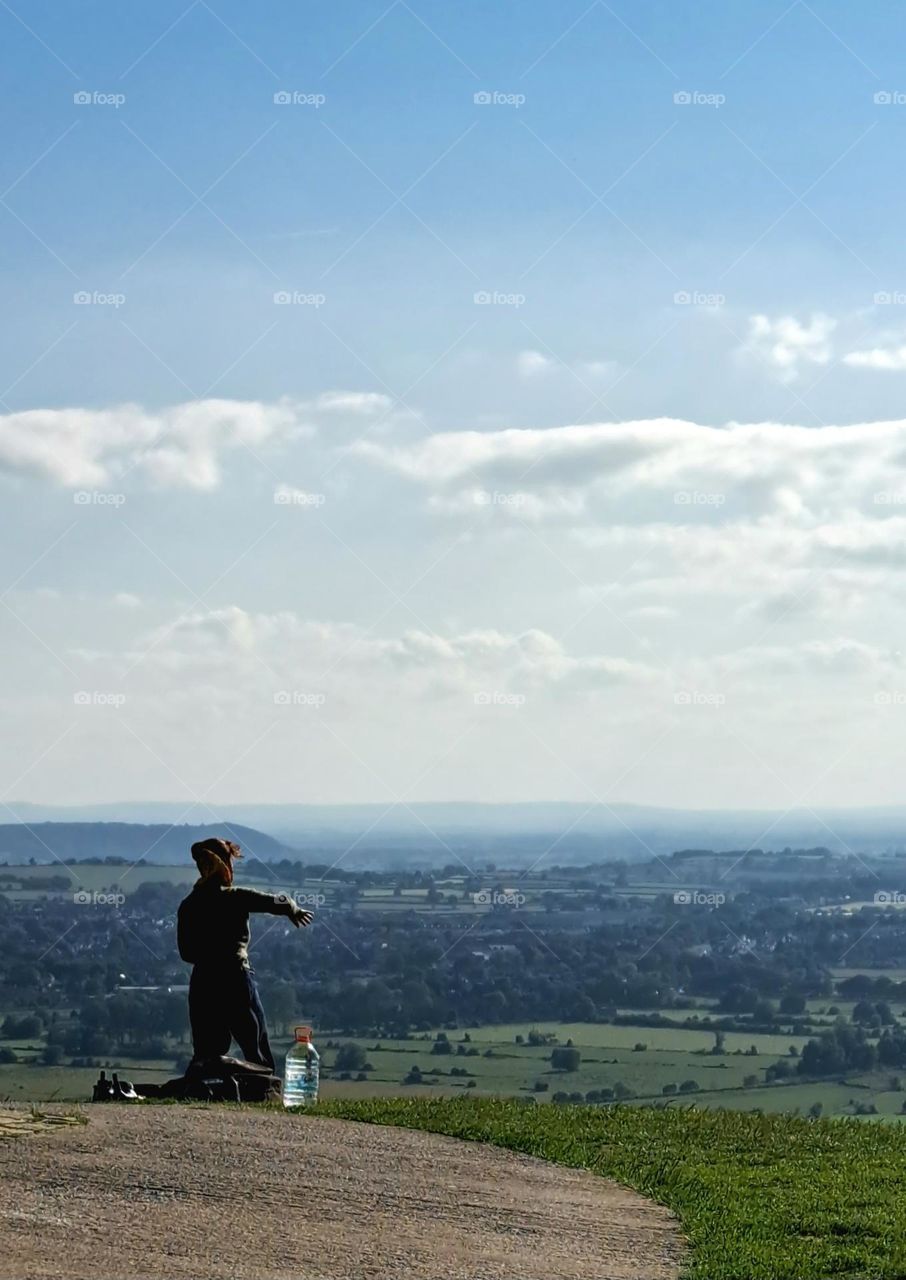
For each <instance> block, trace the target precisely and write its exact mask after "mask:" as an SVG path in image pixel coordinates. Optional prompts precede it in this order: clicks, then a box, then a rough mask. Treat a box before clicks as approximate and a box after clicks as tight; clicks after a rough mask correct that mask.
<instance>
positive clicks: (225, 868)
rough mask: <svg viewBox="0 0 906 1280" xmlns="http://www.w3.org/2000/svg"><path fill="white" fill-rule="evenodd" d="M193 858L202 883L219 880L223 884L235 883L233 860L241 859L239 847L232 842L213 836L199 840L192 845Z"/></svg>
mask: <svg viewBox="0 0 906 1280" xmlns="http://www.w3.org/2000/svg"><path fill="white" fill-rule="evenodd" d="M192 857H193V858H194V859H195V862H196V864H197V866H198V870H199V873H200V875H201V882H202V883H204V882H205V881H206V880H211V879H215V880H219V881H220V883H221V884H225V885H230V884H232V883H233V859H234V858H241V857H242V854H241V852H240V850H239V845H238V844H234V843H233V842H232V840H221V839H220V838H219V837H218V836H211V837H210V839H208V840H198V841H196V843H195V844H193V845H192Z"/></svg>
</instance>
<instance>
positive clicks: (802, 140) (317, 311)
mask: <svg viewBox="0 0 906 1280" xmlns="http://www.w3.org/2000/svg"><path fill="white" fill-rule="evenodd" d="M904 28H906V15H904V14H903V13H900V12H898V11H897V10H896V9H895V8H893V7H891V6H888V5H882V4H877V3H876V4H867V5H863V6H859V7H853V6H850V5H846V4H843V3H820V2H819V0H815V3H813V4H806V3H802V2H801V0H799V2H797V3H793V4H789V3H782V2H781V3H773V0H772V2H771V3H758V4H755V3H751V4H734V5H732V6H727V5H725V4H716V3H705V4H696V5H692V4H684V3H655V2H654V0H639V2H637V3H634V4H628V3H625V0H623V2H621V0H613V2H612V3H603V2H600V0H599V2H598V3H593V4H590V5H589V4H588V3H587V2H582V0H580V2H579V3H573V2H572V0H569V2H568V3H557V4H554V3H540V2H537V0H521V2H520V3H519V4H516V3H509V0H496V2H495V3H466V4H464V5H450V4H447V3H439V2H438V0H413V2H412V3H402V2H398V3H395V4H390V5H388V4H386V3H381V2H379V3H370V2H367V3H358V4H355V5H352V4H345V5H339V6H336V7H335V8H334V9H330V8H327V7H324V6H321V7H316V6H312V5H299V4H293V5H290V4H286V5H283V4H267V5H264V6H260V7H250V6H248V5H242V4H239V3H235V2H232V0H213V2H212V3H210V4H208V3H206V2H205V0H196V3H190V2H189V0H178V2H177V3H171V2H170V0H159V2H158V3H156V4H155V5H153V6H143V7H137V6H127V7H124V6H122V5H114V4H112V3H83V4H80V5H79V6H77V7H76V6H72V5H68V4H62V3H45V2H44V0H28V3H23V2H22V0H18V2H17V3H12V4H9V5H7V4H3V5H2V6H0V33H2V39H0V60H2V63H3V77H4V84H5V86H6V93H5V103H4V110H5V113H6V116H7V119H6V129H5V137H6V138H7V146H6V147H5V149H4V154H3V157H2V160H0V191H2V192H3V193H4V194H3V196H2V203H0V254H2V263H3V268H4V279H5V284H6V309H7V313H8V321H9V322H10V323H9V325H8V337H7V341H6V342H5V344H4V347H3V350H2V352H0V401H2V404H0V412H2V414H3V416H2V418H0V484H2V486H3V490H4V510H5V513H6V518H7V520H8V521H9V525H10V529H11V531H12V533H13V534H14V535H15V536H14V537H11V538H9V539H7V540H5V541H4V546H3V549H2V551H0V575H2V582H3V583H5V584H8V591H7V594H6V595H5V596H4V597H3V600H4V615H3V616H2V617H0V656H2V657H3V659H4V661H3V670H4V671H5V675H4V676H3V677H2V682H0V697H2V699H3V705H4V709H5V712H6V714H7V716H8V717H9V719H10V722H11V723H12V724H13V725H14V726H15V727H16V732H15V734H14V735H13V740H12V741H11V743H10V744H9V745H8V746H7V747H6V748H5V749H4V750H6V751H7V752H8V758H7V760H6V761H5V772H6V773H7V775H8V780H9V786H10V790H9V792H8V795H7V798H8V799H35V800H44V801H47V800H54V799H59V800H72V801H81V800H102V799H118V798H143V797H144V798H149V799H150V798H172V797H173V796H174V795H176V796H177V797H179V796H183V795H184V796H186V798H193V797H195V796H197V794H198V793H199V792H205V793H206V794H208V793H209V794H210V796H211V797H212V798H213V799H214V800H217V799H225V798H233V796H234V795H237V794H238V795H240V796H241V798H244V799H248V800H266V799H273V800H290V799H310V800H332V801H341V800H350V801H352V800H362V799H384V798H387V797H389V798H390V799H393V798H394V797H398V796H399V795H400V794H403V793H405V794H408V795H409V797H410V799H411V798H417V799H429V798H438V799H440V798H476V799H518V798H526V797H537V796H541V795H543V796H546V797H549V798H558V797H568V798H576V797H579V798H581V797H582V796H585V795H587V796H589V797H592V798H595V797H598V798H600V797H601V796H602V795H605V794H606V795H608V796H610V798H611V799H620V800H622V799H630V800H643V801H647V802H650V803H658V802H663V803H670V804H674V803H684V802H689V803H696V804H712V805H715V806H716V805H731V804H736V803H739V804H746V805H753V804H758V803H764V804H765V805H767V804H782V803H784V802H785V801H786V800H788V799H790V797H789V796H787V795H786V794H785V785H786V783H787V782H789V783H790V784H791V785H792V789H793V793H794V794H795V795H797V796H801V795H803V794H806V793H807V794H809V795H810V796H811V799H812V802H817V801H819V800H820V801H822V802H828V801H829V800H833V799H839V798H842V799H844V800H846V801H847V802H851V803H857V802H869V801H882V800H892V799H895V798H899V797H898V793H897V787H898V772H899V771H900V765H901V761H900V759H899V750H900V749H899V748H898V746H897V744H898V742H899V741H900V739H901V738H902V735H901V734H900V732H899V729H900V726H899V723H898V721H897V718H896V717H897V708H898V707H899V706H900V702H899V701H898V690H899V683H898V682H902V683H903V686H904V688H906V678H901V676H900V674H899V664H900V657H899V648H898V642H897V634H896V629H897V626H898V611H899V609H900V608H901V605H902V591H901V581H900V573H901V570H900V561H901V559H902V558H903V555H904V553H903V548H904V547H906V528H904V522H903V520H902V518H901V517H900V515H899V514H898V512H899V508H900V505H901V501H900V499H901V496H902V494H901V490H902V491H903V493H906V481H904V482H903V484H902V485H900V483H899V479H898V472H899V470H900V469H901V467H902V465H903V458H904V457H906V438H903V439H902V440H901V433H900V427H899V426H897V425H894V426H892V427H889V428H887V427H880V428H879V427H876V426H875V425H873V424H876V423H878V422H885V421H892V422H893V423H894V424H897V423H899V420H900V416H901V413H902V410H901V404H902V390H903V378H904V372H906V311H904V304H906V261H904V246H903V237H902V228H901V222H902V220H901V218H900V216H899V210H900V207H901V204H902V198H903V186H904V182H906V178H904V170H903V166H902V163H901V155H902V147H903V140H904V137H906V76H904V75H903V74H902V71H901V65H900V64H901V58H900V56H899V49H900V47H901V44H902V37H903V35H904ZM476 95H478V98H477V99H476ZM79 96H81V97H82V98H87V101H79ZM281 96H282V97H284V98H286V97H287V96H288V97H289V99H290V101H288V102H287V101H281V100H280V98H281ZM482 97H484V98H485V99H490V100H486V101H482V100H481V99H482ZM287 296H288V297H289V298H290V299H292V300H291V301H290V302H288V303H287V302H284V301H280V300H279V299H280V298H285V297H287ZM80 297H81V298H84V299H87V301H77V299H78V298H80ZM180 405H182V406H188V408H184V409H183V410H177V411H175V412H174V406H180ZM124 406H132V407H131V408H124ZM661 419H662V420H664V421H665V422H667V423H668V424H672V425H669V426H668V427H666V428H664V427H662V426H661V427H659V426H657V425H656V423H655V420H661ZM639 422H640V423H642V424H643V425H642V426H641V427H638V428H637V427H633V425H632V424H633V423H639ZM652 423H655V425H651V424H652ZM644 424H649V425H644ZM728 424H763V430H762V432H761V434H758V433H757V432H754V433H753V432H751V431H747V430H745V429H740V430H738V431H736V430H734V429H732V428H728ZM846 426H852V427H854V428H863V430H862V431H861V432H857V434H856V435H855V436H854V437H853V436H852V435H851V434H846V433H840V432H835V428H837V427H846ZM665 430H666V431H667V435H666V436H665V435H664V431H665ZM583 432H585V433H586V434H583ZM570 433H572V434H570ZM879 492H882V493H884V494H887V496H886V497H882V498H880V499H879V498H878V496H877V495H878V493H879ZM677 494H679V497H677ZM84 495H87V496H84ZM684 495H685V496H684ZM275 499H276V500H275ZM731 684H732V685H733V687H734V689H736V690H737V694H736V701H735V702H734V700H733V699H731V698H730V697H729V693H728V692H727V690H728V688H729V686H730V685H731ZM690 688H691V691H692V694H693V695H697V694H700V695H701V696H700V698H698V700H696V697H695V696H693V697H692V699H691V702H688V703H687V702H684V701H683V700H682V699H680V701H679V702H677V701H676V698H677V695H681V694H683V693H685V692H688V691H689V690H690ZM287 690H289V691H290V692H292V691H295V692H296V693H297V694H298V695H299V696H298V698H297V700H296V702H295V703H293V702H292V701H291V710H290V715H289V717H288V716H287V714H286V712H285V710H278V711H277V712H275V710H274V708H275V706H276V707H277V708H284V707H285V704H284V703H275V702H274V694H275V692H286V691H287ZM741 690H744V691H745V692H744V693H743V692H741ZM319 691H320V693H319V696H321V695H323V699H324V701H323V702H322V703H320V704H317V703H316V699H315V700H314V701H313V700H312V698H309V700H308V701H307V702H306V701H305V698H306V697H307V696H308V695H309V694H314V693H318V692H319ZM85 692H87V693H88V694H89V695H90V698H91V699H93V701H90V702H89V703H87V704H86V703H85V702H84V700H83V701H82V702H81V703H74V701H73V698H74V696H75V693H85ZM484 694H489V695H490V694H495V695H496V694H499V695H500V696H499V698H497V700H496V701H495V700H494V699H493V698H492V699H491V702H490V704H488V703H487V702H482V701H481V700H480V697H479V700H478V701H477V702H476V697H478V696H479V695H482V696H483V695H484ZM775 694H776V696H775ZM114 695H116V697H117V698H119V699H120V701H119V702H116V701H115V700H112V699H114ZM718 695H720V697H721V698H723V701H720V700H719V698H718ZM768 695H769V696H768ZM506 697H510V701H506ZM518 698H522V699H523V700H522V702H519V701H518ZM885 698H886V699H887V701H885ZM513 699H516V701H514V700H513ZM709 699H710V701H709ZM904 701H906V700H904ZM488 705H490V707H491V716H490V717H489V716H488V715H487V714H486V708H487V706H488ZM677 707H680V708H690V709H689V710H683V711H677ZM476 708H479V709H480V710H479V711H478V712H476ZM715 709H716V710H717V711H718V712H719V713H720V714H721V715H722V716H723V719H722V721H721V722H720V724H721V725H722V727H723V730H725V732H722V733H718V732H716V731H715V721H714V715H713V714H712V712H714V711H715ZM296 711H298V712H299V715H298V717H297V718H296V719H293V718H292V716H293V715H294V714H295V712H296ZM498 713H499V714H498ZM683 716H685V719H683ZM709 716H710V719H709ZM275 717H276V718H275ZM306 717H307V718H306ZM64 732H65V738H64V739H63V740H61V742H60V744H59V745H57V737H58V735H59V734H61V733H64ZM862 732H864V733H866V734H867V735H869V736H872V737H874V738H875V739H877V738H878V737H879V736H881V737H882V738H884V736H885V735H886V736H887V739H889V750H888V751H887V753H886V761H885V764H884V765H883V766H882V767H881V768H880V769H874V770H870V769H867V768H866V767H865V765H864V764H863V763H858V764H857V763H856V762H855V761H854V760H853V759H852V758H848V759H847V762H846V765H845V766H844V765H842V764H841V765H837V766H834V770H832V771H830V772H828V769H827V757H828V753H830V754H831V755H833V754H834V748H835V747H836V746H839V748H840V750H839V751H838V752H837V753H836V754H837V755H845V753H846V752H847V751H849V750H851V749H852V744H853V743H855V741H856V740H857V739H858V736H859V734H860V733H862ZM259 735H261V741H262V743H263V744H264V745H262V746H260V747H258V746H255V747H254V748H252V747H251V746H250V744H253V743H256V742H257V740H258V736H259ZM678 739H679V740H681V741H682V742H683V743H684V748H683V750H682V751H679V752H678V751H677V749H676V746H675V743H676V741H677V740H678ZM212 740H216V744H217V745H216V748H215V747H212V745H211V743H212ZM662 740H663V745H660V746H659V745H657V744H658V743H660V742H661V741H662ZM778 741H782V743H783V744H784V746H783V749H785V750H786V751H787V752H788V758H786V759H784V760H783V761H780V760H779V759H778V758H777V751H778ZM237 742H238V743H242V744H244V746H243V747H242V749H241V751H245V752H246V754H244V755H243V754H241V751H240V749H238V748H237V745H236V744H237ZM391 743H392V744H393V751H389V746H390V744H391ZM454 743H456V744H459V745H456V746H454V745H452V744H454ZM271 744H273V745H271ZM240 756H241V759H240ZM753 760H757V761H758V762H759V763H758V765H757V767H753ZM426 762H431V772H430V774H429V776H427V777H423V776H422V774H423V773H424V768H423V766H426ZM643 762H644V763H643ZM23 770H24V771H25V772H24V773H23ZM714 770H719V771H720V773H721V782H720V785H719V786H717V787H715V785H714V782H713V772H714ZM388 773H389V775H390V776H389V777H388V776H387V774H388Z"/></svg>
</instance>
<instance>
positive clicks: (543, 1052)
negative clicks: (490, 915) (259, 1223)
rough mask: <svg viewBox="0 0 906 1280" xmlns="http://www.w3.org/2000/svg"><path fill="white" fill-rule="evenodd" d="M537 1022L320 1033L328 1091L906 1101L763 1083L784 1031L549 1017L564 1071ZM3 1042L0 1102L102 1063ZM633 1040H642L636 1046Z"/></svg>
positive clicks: (835, 1087)
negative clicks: (720, 1036) (442, 1034)
mask: <svg viewBox="0 0 906 1280" xmlns="http://www.w3.org/2000/svg"><path fill="white" fill-rule="evenodd" d="M530 1030H531V1027H530V1025H529V1024H527V1023H508V1024H505V1025H497V1026H486V1027H471V1028H467V1029H460V1030H457V1031H449V1032H447V1033H446V1034H447V1035H448V1038H449V1044H450V1049H451V1051H450V1052H449V1053H444V1054H436V1053H433V1052H432V1048H433V1046H434V1043H435V1036H436V1035H437V1034H438V1031H432V1032H430V1033H424V1034H422V1035H419V1036H410V1037H409V1038H407V1039H404V1040H389V1039H383V1040H380V1041H376V1040H375V1039H373V1038H370V1037H362V1038H358V1039H356V1038H353V1037H348V1036H340V1035H334V1036H331V1035H330V1034H329V1033H327V1032H322V1033H321V1036H319V1037H318V1042H319V1045H320V1050H321V1054H322V1061H323V1065H324V1073H323V1082H322V1093H323V1096H324V1097H326V1098H343V1099H353V1098H371V1097H414V1096H434V1097H438V1096H439V1097H462V1096H463V1094H464V1093H469V1094H471V1095H473V1096H477V1097H486V1098H493V1097H522V1098H525V1097H529V1096H530V1097H533V1098H534V1099H535V1100H536V1101H537V1102H539V1103H548V1102H550V1101H551V1100H552V1099H553V1097H554V1095H555V1094H567V1095H570V1097H571V1100H572V1101H577V1100H578V1099H576V1098H575V1097H574V1096H573V1095H576V1094H580V1095H581V1100H586V1097H585V1095H587V1094H588V1093H589V1092H593V1091H601V1090H608V1089H609V1090H613V1089H617V1088H618V1086H623V1089H624V1090H626V1091H628V1093H629V1094H631V1095H632V1097H633V1098H634V1099H637V1100H638V1101H639V1102H642V1103H645V1104H646V1105H658V1104H662V1103H664V1104H667V1105H670V1106H674V1107H675V1106H685V1105H688V1104H689V1103H690V1102H693V1101H694V1103H695V1105H696V1106H698V1107H702V1108H726V1109H733V1110H741V1111H753V1110H762V1111H766V1112H784V1111H791V1112H792V1111H799V1112H801V1113H807V1112H808V1111H809V1109H810V1108H811V1107H812V1106H814V1104H816V1103H820V1104H821V1108H822V1111H823V1114H824V1115H827V1116H845V1115H852V1114H854V1112H855V1109H856V1108H855V1106H854V1104H861V1105H862V1106H863V1107H867V1106H869V1105H874V1106H875V1108H876V1110H877V1113H878V1115H879V1116H880V1117H883V1118H887V1119H891V1120H892V1119H894V1118H896V1117H900V1116H901V1112H902V1107H903V1103H904V1100H906V1088H904V1089H902V1090H901V1089H894V1088H892V1087H891V1081H892V1077H891V1076H888V1075H884V1074H877V1075H875V1076H872V1077H865V1078H858V1077H857V1078H854V1079H853V1080H851V1081H846V1082H845V1083H842V1084H841V1083H837V1082H813V1081H806V1082H800V1081H798V1079H797V1078H796V1077H795V1076H793V1077H792V1079H791V1080H790V1079H787V1080H781V1081H777V1082H774V1083H770V1084H768V1083H766V1082H765V1072H766V1070H767V1068H768V1067H770V1066H772V1065H773V1064H774V1063H776V1062H777V1061H778V1060H780V1059H789V1061H790V1063H791V1065H792V1066H795V1059H793V1058H790V1055H789V1047H790V1044H791V1043H794V1044H796V1043H801V1041H800V1042H797V1041H795V1040H792V1041H791V1040H790V1039H789V1038H787V1037H785V1036H771V1035H758V1034H757V1033H755V1034H752V1035H748V1034H743V1033H728V1034H727V1036H726V1041H725V1046H724V1047H725V1052H724V1053H723V1054H721V1055H717V1054H714V1053H713V1052H712V1049H713V1047H714V1035H713V1034H712V1033H710V1032H707V1031H703V1030H702V1031H698V1030H688V1029H685V1028H681V1027H678V1028H665V1027H657V1028H644V1027H633V1026H630V1027H624V1026H614V1025H613V1024H611V1023H544V1024H542V1025H541V1026H540V1027H539V1028H538V1030H540V1031H542V1032H544V1033H547V1034H553V1035H555V1036H556V1042H557V1044H558V1045H560V1046H565V1045H566V1044H567V1042H568V1041H570V1040H571V1041H572V1043H573V1045H574V1047H576V1048H577V1049H578V1050H579V1052H580V1055H581V1060H580V1063H579V1066H578V1069H577V1070H575V1071H560V1070H555V1069H554V1068H553V1067H552V1065H551V1062H550V1055H551V1050H552V1046H551V1045H530V1044H528V1043H522V1044H518V1043H517V1042H516V1036H517V1035H518V1036H522V1037H523V1040H525V1039H526V1038H527V1036H528V1033H529V1031H530ZM466 1037H468V1039H467V1038H466ZM272 1042H273V1045H274V1051H275V1054H276V1056H277V1058H278V1063H279V1062H282V1058H283V1055H284V1054H285V1052H286V1050H287V1049H288V1048H289V1043H290V1042H289V1039H288V1038H287V1037H286V1036H285V1035H275V1036H273V1037H272ZM336 1043H343V1044H348V1043H355V1044H357V1045H359V1046H360V1047H361V1048H362V1050H363V1052H364V1056H365V1059H366V1060H367V1064H368V1068H369V1069H368V1070H367V1071H366V1072H365V1073H364V1074H365V1079H363V1080H359V1079H357V1078H356V1076H357V1075H358V1072H354V1073H351V1074H350V1078H348V1079H342V1078H340V1076H339V1074H338V1073H337V1072H336V1071H335V1070H333V1065H334V1060H335V1057H336V1049H335V1048H334V1047H329V1046H330V1045H335V1044H336ZM0 1045H2V1046H3V1047H8V1048H11V1049H12V1050H13V1052H14V1053H16V1055H17V1057H18V1058H19V1061H18V1062H17V1063H16V1064H10V1065H0V1100H2V1099H4V1098H5V1099H13V1100H16V1099H18V1100H23V1099H27V1100H30V1101H35V1102H46V1101H51V1100H59V1101H75V1100H81V1099H85V1098H86V1097H88V1096H89V1095H90V1089H91V1085H92V1084H93V1082H94V1080H95V1079H96V1078H97V1070H98V1069H97V1068H87V1067H84V1068H83V1067H69V1066H66V1065H65V1064H61V1065H59V1066H54V1067H49V1066H40V1065H32V1064H33V1063H35V1060H36V1058H37V1055H38V1053H39V1051H40V1048H41V1044H40V1042H38V1043H35V1044H30V1045H25V1044H22V1043H17V1042H14V1041H8V1040H6V1041H0ZM636 1045H644V1046H645V1047H644V1048H643V1049H636V1048H635V1046H636ZM752 1045H754V1046H755V1047H756V1049H757V1050H758V1052H757V1053H756V1054H754V1055H753V1054H751V1053H750V1052H748V1050H749V1049H750V1047H751V1046H752ZM189 1055H190V1047H189V1045H188V1043H187V1042H183V1043H182V1044H174V1045H173V1053H172V1057H168V1058H166V1059H162V1060H155V1061H148V1060H144V1061H141V1060H140V1061H136V1060H134V1059H130V1058H125V1057H121V1058H119V1059H113V1060H107V1059H105V1060H104V1061H103V1066H104V1067H105V1068H108V1069H110V1068H113V1069H117V1070H119V1071H120V1073H121V1075H122V1076H123V1077H124V1078H126V1079H130V1080H139V1081H140V1080H142V1079H146V1080H152V1081H154V1080H159V1079H165V1078H168V1077H169V1076H172V1075H174V1074H178V1072H179V1071H180V1070H181V1069H182V1066H183V1064H184V1063H185V1062H186V1061H187V1060H188V1057H189ZM413 1066H417V1067H418V1068H419V1071H420V1072H421V1076H422V1079H421V1081H420V1082H419V1083H416V1084H413V1083H405V1081H406V1078H407V1077H409V1076H410V1073H411V1071H412V1068H413ZM454 1072H455V1074H454ZM688 1081H694V1082H695V1084H696V1085H697V1086H698V1087H697V1089H696V1090H694V1091H690V1092H688V1093H686V1092H681V1091H680V1086H681V1085H683V1084H684V1082H688ZM904 1084H906V1076H904ZM537 1085H540V1086H542V1088H536V1086H537ZM665 1086H672V1087H673V1089H674V1092H672V1093H668V1094H666V1095H665V1094H664V1087H665ZM618 1093H619V1090H618ZM588 1100H594V1101H598V1100H599V1099H597V1098H594V1099H588ZM600 1100H601V1101H605V1100H606V1098H605V1099H600Z"/></svg>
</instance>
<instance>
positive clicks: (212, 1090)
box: [137, 1056, 280, 1102]
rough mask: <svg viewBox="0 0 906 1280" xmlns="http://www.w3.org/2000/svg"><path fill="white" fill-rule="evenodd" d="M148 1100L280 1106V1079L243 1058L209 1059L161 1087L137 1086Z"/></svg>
mask: <svg viewBox="0 0 906 1280" xmlns="http://www.w3.org/2000/svg"><path fill="white" fill-rule="evenodd" d="M137 1090H138V1092H139V1093H140V1094H141V1095H142V1096H144V1097H146V1098H148V1097H155V1098H177V1099H182V1100H185V1101H192V1102H279V1101H280V1078H279V1076H275V1075H274V1074H273V1073H272V1072H271V1070H270V1069H269V1068H268V1067H261V1066H258V1065H257V1064H256V1063H254V1062H245V1061H243V1059H242V1058H230V1057H226V1056H224V1057H220V1058H208V1059H207V1060H206V1061H204V1062H191V1063H190V1064H189V1066H188V1067H187V1068H186V1073H185V1075H183V1076H179V1077H178V1078H177V1079H175V1080H168V1081H167V1082H166V1084H161V1085H138V1086H137Z"/></svg>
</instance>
